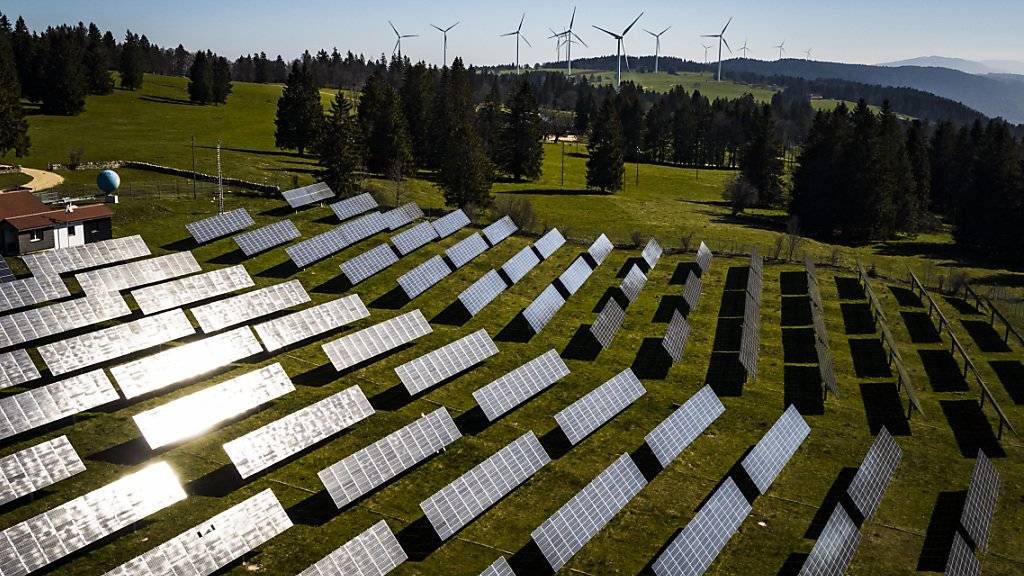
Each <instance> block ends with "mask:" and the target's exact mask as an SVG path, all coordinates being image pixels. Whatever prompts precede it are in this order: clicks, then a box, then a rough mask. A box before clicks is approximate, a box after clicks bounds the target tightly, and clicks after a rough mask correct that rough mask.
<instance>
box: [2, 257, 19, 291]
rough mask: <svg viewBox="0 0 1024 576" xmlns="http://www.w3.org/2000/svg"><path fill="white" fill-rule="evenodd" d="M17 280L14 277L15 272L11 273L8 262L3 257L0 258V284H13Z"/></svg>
mask: <svg viewBox="0 0 1024 576" xmlns="http://www.w3.org/2000/svg"><path fill="white" fill-rule="evenodd" d="M17 279H18V278H17V277H16V276H15V275H14V272H12V271H11V267H10V265H8V264H7V260H6V259H5V258H4V257H3V256H0V284H6V283H8V282H13V281H14V280H17Z"/></svg>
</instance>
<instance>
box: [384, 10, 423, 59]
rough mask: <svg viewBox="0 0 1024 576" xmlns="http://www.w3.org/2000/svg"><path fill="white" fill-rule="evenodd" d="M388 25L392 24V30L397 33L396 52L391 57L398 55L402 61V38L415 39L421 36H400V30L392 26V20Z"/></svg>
mask: <svg viewBox="0 0 1024 576" xmlns="http://www.w3.org/2000/svg"><path fill="white" fill-rule="evenodd" d="M388 24H390V25H391V29H392V30H394V31H395V37H396V41H395V48H394V50H392V51H391V55H392V56H394V55H395V54H396V53H397V54H398V59H399V60H401V59H402V38H415V37H417V36H419V34H399V33H398V28H395V25H394V24H391V20H388Z"/></svg>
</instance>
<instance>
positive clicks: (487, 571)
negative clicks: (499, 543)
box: [480, 556, 516, 576]
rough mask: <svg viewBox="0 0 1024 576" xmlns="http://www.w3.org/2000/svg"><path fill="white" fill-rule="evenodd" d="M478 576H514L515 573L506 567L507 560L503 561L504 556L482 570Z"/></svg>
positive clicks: (509, 567)
mask: <svg viewBox="0 0 1024 576" xmlns="http://www.w3.org/2000/svg"><path fill="white" fill-rule="evenodd" d="M480 576H516V573H515V572H513V571H512V567H511V566H509V565H508V560H505V557H504V556H498V559H497V560H495V561H494V562H492V563H491V565H490V566H488V567H487V568H484V571H483V572H481V573H480Z"/></svg>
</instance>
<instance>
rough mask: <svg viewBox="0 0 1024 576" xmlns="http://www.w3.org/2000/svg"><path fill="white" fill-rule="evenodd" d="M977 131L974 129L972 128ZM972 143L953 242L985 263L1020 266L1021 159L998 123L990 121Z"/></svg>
mask: <svg viewBox="0 0 1024 576" xmlns="http://www.w3.org/2000/svg"><path fill="white" fill-rule="evenodd" d="M975 128H977V127H975ZM972 132H974V134H973V135H972V140H973V139H974V138H977V140H976V143H977V148H976V149H975V150H976V152H974V153H973V154H971V156H973V157H974V163H973V164H974V166H973V169H972V170H971V182H970V187H969V188H968V189H967V190H965V191H964V193H963V194H962V195H961V196H960V199H959V205H958V207H957V210H956V215H957V218H956V229H955V233H954V238H955V239H956V242H957V244H958V245H960V246H963V247H966V248H969V249H972V250H974V251H976V252H978V253H981V254H983V255H984V256H986V257H989V258H992V257H994V258H999V259H1006V260H1010V261H1013V262H1022V261H1024V257H1022V254H1021V250H1020V240H1019V232H1020V230H1021V226H1022V225H1024V166H1022V162H1024V156H1022V153H1021V147H1020V144H1018V143H1017V142H1016V140H1014V138H1013V135H1012V134H1011V133H1010V129H1009V127H1008V126H1007V125H1006V123H1005V122H1004V121H1001V120H991V121H989V123H988V126H987V127H986V128H985V129H984V131H983V132H982V133H981V134H977V131H976V130H975V129H972Z"/></svg>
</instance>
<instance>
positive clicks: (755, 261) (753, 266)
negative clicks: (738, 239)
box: [750, 248, 764, 278]
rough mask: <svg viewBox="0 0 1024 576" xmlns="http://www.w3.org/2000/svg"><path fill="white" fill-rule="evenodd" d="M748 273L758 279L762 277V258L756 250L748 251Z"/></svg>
mask: <svg viewBox="0 0 1024 576" xmlns="http://www.w3.org/2000/svg"><path fill="white" fill-rule="evenodd" d="M750 271H751V272H753V273H754V274H753V275H754V276H757V277H758V278H761V277H762V276H764V257H763V256H761V255H760V254H758V253H757V249H756V248H752V249H751V250H750Z"/></svg>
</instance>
